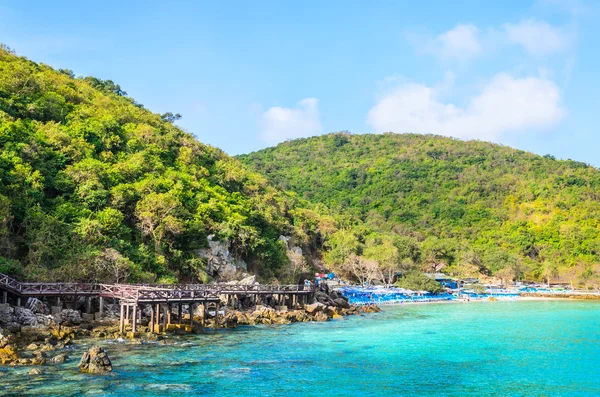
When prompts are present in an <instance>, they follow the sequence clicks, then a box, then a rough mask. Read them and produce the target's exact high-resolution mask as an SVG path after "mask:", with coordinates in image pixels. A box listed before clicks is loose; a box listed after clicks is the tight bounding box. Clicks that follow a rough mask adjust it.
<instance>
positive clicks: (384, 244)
mask: <svg viewBox="0 0 600 397" xmlns="http://www.w3.org/2000/svg"><path fill="white" fill-rule="evenodd" d="M363 256H364V257H365V258H366V259H370V260H374V261H376V262H377V264H378V266H379V269H380V271H381V273H382V277H381V278H382V280H383V281H387V282H388V283H391V282H392V280H393V278H394V274H395V273H396V272H397V271H398V270H400V256H399V252H398V248H397V247H396V246H395V245H394V243H393V241H392V239H390V238H385V239H381V238H379V239H378V238H374V237H371V238H370V239H369V240H368V241H367V244H366V247H365V249H364V251H363Z"/></svg>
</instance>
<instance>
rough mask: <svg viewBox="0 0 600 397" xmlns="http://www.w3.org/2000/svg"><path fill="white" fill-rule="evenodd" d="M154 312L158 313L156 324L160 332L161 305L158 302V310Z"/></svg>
mask: <svg viewBox="0 0 600 397" xmlns="http://www.w3.org/2000/svg"><path fill="white" fill-rule="evenodd" d="M154 313H155V315H156V326H157V328H158V332H160V305H159V304H158V303H157V304H156V310H155V312H154Z"/></svg>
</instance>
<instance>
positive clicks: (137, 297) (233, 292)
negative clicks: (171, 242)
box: [0, 273, 314, 334]
mask: <svg viewBox="0 0 600 397" xmlns="http://www.w3.org/2000/svg"><path fill="white" fill-rule="evenodd" d="M0 291H2V303H7V302H8V294H11V295H12V297H14V298H15V300H16V304H17V306H20V305H21V303H22V301H21V299H26V298H30V297H34V298H46V299H47V298H55V299H56V302H57V305H58V306H61V298H62V299H63V300H64V299H67V298H70V299H74V300H76V299H77V298H78V297H85V298H86V299H87V311H88V313H90V312H91V300H92V299H97V300H98V306H99V311H98V315H99V317H102V315H103V313H104V300H105V299H111V300H112V301H113V302H116V301H118V302H119V304H120V308H121V310H120V318H119V327H120V331H121V333H123V332H124V331H125V325H126V324H131V328H132V331H133V333H134V334H135V333H136V332H137V327H138V324H139V323H140V322H141V317H142V316H141V313H142V309H143V307H144V306H146V307H147V306H149V307H150V323H149V327H150V332H161V331H165V330H167V329H169V327H175V328H185V329H187V330H191V329H192V328H193V326H194V315H193V313H194V312H195V309H196V308H197V307H198V305H202V310H203V314H204V316H203V317H202V326H205V325H206V319H207V318H208V313H209V310H210V308H211V307H212V308H213V309H214V312H215V320H214V324H215V325H216V324H218V316H219V308H220V306H221V302H225V305H226V306H230V307H234V306H235V305H236V303H237V302H238V301H239V299H240V298H247V297H251V298H252V299H253V303H254V304H255V305H256V304H258V303H259V302H262V301H263V300H264V299H267V298H270V299H275V302H276V303H277V304H278V305H280V306H284V305H286V304H287V306H288V307H294V306H296V305H304V304H305V303H310V302H311V301H312V297H313V295H314V288H312V287H311V288H306V287H304V286H301V285H260V284H258V285H233V284H91V283H87V284H86V283H28V282H20V281H17V280H15V279H13V278H11V277H9V276H7V275H4V274H1V273H0ZM186 306H187V311H188V313H189V324H183V321H182V319H183V311H184V308H185V307H186ZM174 309H177V324H173V322H172V314H173V312H174ZM161 314H162V317H161Z"/></svg>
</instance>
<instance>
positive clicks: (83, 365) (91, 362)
mask: <svg viewBox="0 0 600 397" xmlns="http://www.w3.org/2000/svg"><path fill="white" fill-rule="evenodd" d="M79 370H80V371H81V372H86V373H90V374H102V373H106V372H110V371H112V363H111V362H110V358H108V354H107V353H106V351H105V350H104V349H103V348H101V347H100V346H92V347H90V348H89V350H88V351H87V352H85V353H83V356H82V357H81V361H79Z"/></svg>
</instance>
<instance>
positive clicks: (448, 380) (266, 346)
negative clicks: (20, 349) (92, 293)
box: [0, 301, 600, 396]
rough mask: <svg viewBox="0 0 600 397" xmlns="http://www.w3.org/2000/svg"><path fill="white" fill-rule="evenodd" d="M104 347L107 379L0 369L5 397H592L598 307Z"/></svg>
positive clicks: (483, 308) (599, 380) (444, 307)
mask: <svg viewBox="0 0 600 397" xmlns="http://www.w3.org/2000/svg"><path fill="white" fill-rule="evenodd" d="M172 342H176V344H175V345H164V344H153V345H129V344H125V343H119V342H113V343H105V342H103V345H104V346H105V347H107V350H108V352H109V355H110V356H111V359H112V361H113V366H114V368H115V370H114V371H113V372H112V373H111V374H109V375H105V376H93V375H83V374H79V373H78V372H77V363H78V360H79V358H80V356H81V354H82V351H83V348H84V346H78V347H76V348H75V349H74V350H73V351H72V357H71V359H70V360H69V361H67V362H66V363H65V364H62V365H59V366H46V367H44V368H43V370H44V371H45V373H44V375H42V376H30V375H27V372H28V371H29V370H30V369H31V368H1V367H0V371H1V372H2V375H0V384H1V385H2V390H0V394H1V393H5V394H7V395H11V394H14V395H28V394H30V395H36V396H41V395H73V396H76V395H77V396H78V395H96V396H98V395H110V396H129V395H140V396H195V395H197V396H296V395H297V396H438V395H439V396H600V302H568V301H519V302H476V303H468V304H462V303H451V304H430V305H404V306H395V307H391V306H388V307H385V308H384V312H382V313H378V314H373V315H366V316H355V317H349V318H347V319H344V320H338V321H330V322H327V323H302V324H293V325H287V326H285V325H284V326H258V327H240V328H238V329H236V330H224V331H218V332H209V333H207V334H206V335H198V336H185V337H181V338H178V339H173V340H172Z"/></svg>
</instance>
